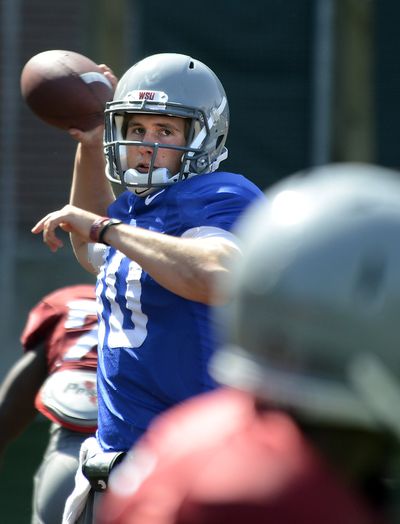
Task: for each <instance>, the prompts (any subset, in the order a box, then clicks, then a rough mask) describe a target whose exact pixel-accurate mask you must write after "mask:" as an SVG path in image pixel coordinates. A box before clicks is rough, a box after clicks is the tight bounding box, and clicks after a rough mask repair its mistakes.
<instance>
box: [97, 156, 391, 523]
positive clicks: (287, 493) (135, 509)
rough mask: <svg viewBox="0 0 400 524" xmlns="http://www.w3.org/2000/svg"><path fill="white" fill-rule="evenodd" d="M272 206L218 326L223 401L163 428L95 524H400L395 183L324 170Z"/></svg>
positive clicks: (195, 408) (119, 476)
mask: <svg viewBox="0 0 400 524" xmlns="http://www.w3.org/2000/svg"><path fill="white" fill-rule="evenodd" d="M267 197H268V204H267V205H266V204H265V203H263V204H258V205H256V206H253V208H252V209H251V210H250V212H248V213H247V214H246V215H245V218H244V220H242V222H241V223H240V227H239V229H237V231H236V232H237V234H238V237H239V238H240V239H241V240H242V243H243V244H242V247H243V259H242V260H240V261H238V262H237V263H236V264H235V266H234V268H233V271H232V273H231V278H230V279H229V289H230V291H231V297H232V300H231V302H230V304H229V306H228V307H227V308H226V309H225V310H224V314H223V315H222V316H218V318H219V322H221V329H223V330H224V332H225V337H226V345H225V346H224V347H223V348H221V350H220V351H218V352H217V353H216V355H215V357H214V358H213V359H212V361H211V369H212V373H213V375H214V376H215V377H216V379H217V380H218V381H219V382H220V383H221V384H224V385H226V386H227V387H225V388H221V389H220V390H217V391H215V392H212V393H208V394H205V395H201V396H199V397H197V398H195V399H192V400H190V401H187V402H185V403H183V404H182V405H181V406H179V407H176V408H174V409H173V410H171V411H170V412H168V413H166V414H164V415H163V416H162V417H160V418H159V419H158V420H156V421H155V422H154V423H153V425H152V426H151V427H150V429H149V431H148V432H147V434H146V435H145V436H144V438H142V439H141V440H140V441H139V443H138V444H137V445H136V446H135V447H134V448H133V449H132V451H131V452H130V453H129V454H128V457H127V458H126V459H125V461H124V462H123V463H122V465H121V466H119V467H118V468H117V469H116V470H115V472H114V474H112V475H111V478H110V483H109V490H108V492H107V493H106V495H105V497H104V498H103V500H102V504H101V506H100V508H99V511H98V514H97V520H96V522H97V523H98V524H133V523H138V522H140V523H141V524H167V523H168V524H217V523H218V524H222V523H227V522H229V523H230V524H236V523H241V524H244V523H248V522H251V523H252V524H261V523H266V522H276V523H284V524H292V523H293V524H294V523H296V524H300V523H301V524H303V523H304V524H321V523H324V524H338V523H340V524H371V523H375V524H377V523H381V522H393V523H396V522H398V515H397V516H396V515H395V511H394V510H393V508H392V507H391V496H392V494H391V489H390V486H391V483H390V480H393V475H394V471H392V468H393V467H394V465H395V464H396V459H398V454H399V441H398V439H399V438H400V422H399V421H400V411H399V406H400V353H399V347H400V324H399V321H398V315H399V310H400V242H399V231H400V178H399V174H398V173H394V172H390V171H387V170H385V169H382V168H378V167H370V166H363V165H347V164H344V165H337V166H329V167H325V168H321V169H318V170H316V171H315V172H314V173H310V174H308V175H307V174H301V175H299V176H294V177H291V178H289V179H288V180H287V181H285V182H282V183H281V184H278V185H277V186H276V187H275V188H273V189H271V190H270V191H269V192H267ZM397 461H398V460H397ZM397 473H398V472H397Z"/></svg>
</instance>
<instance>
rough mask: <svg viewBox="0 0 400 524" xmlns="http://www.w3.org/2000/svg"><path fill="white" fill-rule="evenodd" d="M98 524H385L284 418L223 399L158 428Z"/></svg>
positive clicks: (109, 496)
mask: <svg viewBox="0 0 400 524" xmlns="http://www.w3.org/2000/svg"><path fill="white" fill-rule="evenodd" d="M96 522H98V523H99V524H131V523H133V522H140V523H141V524H226V523H229V524H239V523H241V524H243V523H245V524H247V523H252V524H261V523H262V524H265V523H268V522H276V523H284V524H292V523H293V524H294V523H296V524H321V523H324V524H338V523H340V524H372V523H374V524H377V523H378V522H379V523H381V522H382V521H381V519H380V518H378V517H377V516H375V515H374V514H373V513H372V511H371V510H370V509H369V508H367V507H366V506H365V504H364V501H362V500H360V499H359V498H358V495H356V494H355V493H352V492H351V491H349V490H348V488H347V487H345V486H344V484H342V481H341V480H339V479H338V478H337V476H336V474H335V473H333V472H332V471H331V469H330V467H328V466H327V465H326V464H325V463H324V461H323V460H322V459H321V458H320V457H319V455H317V453H316V452H315V451H314V450H313V449H312V448H311V447H310V445H309V444H308V443H307V442H306V441H305V439H304V437H303V435H302V433H301V432H300V430H299V429H298V427H297V426H296V424H295V423H294V422H293V420H292V419H291V418H289V417H288V416H287V415H286V414H284V413H281V412H276V411H269V412H268V411H258V410H257V409H256V407H255V403H254V399H253V398H252V397H251V396H249V395H246V394H244V393H240V392H239V391H234V390H228V389H220V390H217V391H215V392H212V393H207V394H203V395H201V396H198V397H197V398H194V399H192V400H189V401H186V402H185V403H184V404H182V405H181V406H179V407H176V408H173V409H172V410H170V411H169V412H167V413H166V414H164V415H162V416H161V417H159V418H158V420H156V421H155V423H154V424H153V426H151V427H150V429H149V431H148V432H147V434H145V436H144V437H143V438H142V439H141V440H140V441H139V442H138V444H137V445H136V447H135V448H133V453H131V454H128V456H127V458H126V459H125V461H124V462H123V463H122V464H121V466H119V467H118V468H117V469H116V470H115V472H114V473H113V474H112V475H111V478H110V482H109V489H108V491H107V492H106V493H105V495H104V498H103V501H102V504H101V506H100V510H99V513H98V517H97V520H96Z"/></svg>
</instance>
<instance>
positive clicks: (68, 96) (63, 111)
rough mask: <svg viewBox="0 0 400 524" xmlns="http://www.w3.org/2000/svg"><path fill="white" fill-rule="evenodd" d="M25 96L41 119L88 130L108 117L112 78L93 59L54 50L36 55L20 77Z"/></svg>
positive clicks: (30, 106) (66, 126)
mask: <svg viewBox="0 0 400 524" xmlns="http://www.w3.org/2000/svg"><path fill="white" fill-rule="evenodd" d="M20 85H21V94H22V98H23V99H24V101H25V102H26V104H27V105H28V107H29V108H30V109H31V110H32V111H33V113H34V114H35V115H36V116H38V117H39V118H40V119H41V120H43V121H44V122H46V123H47V124H50V125H52V126H55V127H58V128H60V129H70V128H71V127H74V128H77V129H81V130H82V131H88V130H90V129H93V128H94V127H96V126H98V125H100V124H101V123H102V122H103V120H104V109H105V105H106V102H108V101H109V100H111V99H112V97H113V88H112V85H111V83H110V81H109V80H108V79H107V78H106V77H105V76H104V74H103V73H102V71H101V69H100V68H99V66H98V65H97V64H96V63H95V62H93V61H92V60H91V59H90V58H87V57H86V56H84V55H81V54H79V53H75V52H74V51H62V50H56V49H55V50H51V51H44V52H42V53H39V54H37V55H35V56H33V57H32V58H31V59H30V60H28V62H27V63H26V64H25V66H24V68H23V70H22V73H21V78H20Z"/></svg>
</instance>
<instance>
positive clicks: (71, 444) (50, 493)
mask: <svg viewBox="0 0 400 524" xmlns="http://www.w3.org/2000/svg"><path fill="white" fill-rule="evenodd" d="M89 436H90V435H89V434H87V433H77V432H75V431H70V430H68V429H65V428H62V427H60V426H58V425H56V424H53V425H52V426H51V428H50V440H49V443H48V446H47V449H46V451H45V454H44V457H43V460H42V463H41V465H40V467H39V469H38V470H37V472H36V474H35V477H34V489H33V511H32V521H31V524H61V521H62V514H63V511H64V505H65V501H66V499H67V497H68V496H69V495H70V493H71V492H72V490H73V489H74V479H75V473H76V470H77V468H78V463H79V449H80V447H81V444H82V442H83V441H84V440H85V439H86V438H87V437H89Z"/></svg>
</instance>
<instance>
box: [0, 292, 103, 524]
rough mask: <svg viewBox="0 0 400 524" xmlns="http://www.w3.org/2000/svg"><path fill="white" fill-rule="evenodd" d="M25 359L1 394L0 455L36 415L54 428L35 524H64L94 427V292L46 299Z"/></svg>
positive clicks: (28, 330) (35, 311)
mask: <svg viewBox="0 0 400 524" xmlns="http://www.w3.org/2000/svg"><path fill="white" fill-rule="evenodd" d="M21 344H22V346H23V349H24V355H23V356H22V357H21V358H20V359H19V360H18V361H17V362H16V363H15V364H14V366H13V367H12V368H11V369H10V371H9V372H8V374H7V376H6V377H5V379H4V381H3V383H2V385H1V386H0V427H1V431H0V453H3V452H4V450H5V447H6V446H7V445H8V444H9V443H10V442H12V441H13V440H14V439H15V438H16V437H17V436H18V435H19V434H20V433H21V432H22V431H23V430H24V429H25V428H26V427H27V426H28V424H29V423H31V422H32V421H33V419H34V417H35V415H36V414H37V411H36V410H39V411H40V412H41V413H42V414H43V415H44V416H45V417H47V418H48V419H50V420H51V421H52V425H51V429H50V440H49V443H48V446H47V450H46V452H45V455H44V457H43V460H42V463H41V466H40V467H39V469H38V471H37V473H36V475H35V478H34V495H33V516H32V524H57V523H61V519H62V513H63V509H64V504H65V500H66V498H67V496H68V495H69V493H70V492H71V491H72V488H73V483H74V476H75V472H76V469H77V467H78V457H79V449H80V446H81V443H82V441H83V440H85V439H86V438H87V437H88V436H89V435H90V434H93V433H94V432H95V430H96V427H97V390H96V365H97V316H96V301H95V293H94V286H93V285H86V284H82V285H75V286H68V287H64V288H61V289H58V290H56V291H53V292H52V293H50V294H48V295H46V296H45V297H43V298H42V299H41V300H40V302H39V303H38V304H37V305H35V306H34V307H33V308H32V310H31V311H30V313H29V316H28V319H27V322H26V325H25V327H24V330H23V332H22V335H21Z"/></svg>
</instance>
